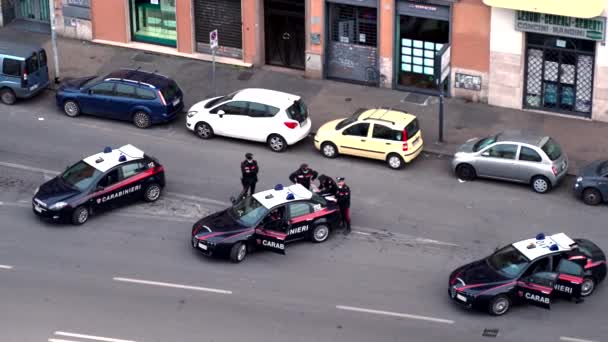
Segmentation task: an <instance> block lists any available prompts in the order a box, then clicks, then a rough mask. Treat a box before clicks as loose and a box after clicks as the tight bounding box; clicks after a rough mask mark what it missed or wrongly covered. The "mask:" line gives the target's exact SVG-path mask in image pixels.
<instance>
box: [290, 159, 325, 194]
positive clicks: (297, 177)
mask: <svg viewBox="0 0 608 342" xmlns="http://www.w3.org/2000/svg"><path fill="white" fill-rule="evenodd" d="M317 175H318V173H317V171H315V170H313V169H311V168H309V167H308V164H302V165H300V168H299V169H297V170H295V171H294V172H293V173H292V174H291V175H289V180H290V181H291V182H292V183H296V184H302V185H303V186H304V187H305V188H306V189H309V190H310V184H311V183H312V181H314V180H315V179H317Z"/></svg>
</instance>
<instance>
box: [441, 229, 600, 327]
mask: <svg viewBox="0 0 608 342" xmlns="http://www.w3.org/2000/svg"><path fill="white" fill-rule="evenodd" d="M605 277H606V256H605V255H604V253H603V252H602V251H601V250H600V248H599V247H598V246H597V245H595V244H594V243H593V242H591V241H589V240H585V239H574V240H572V239H571V238H569V237H568V236H567V235H566V234H564V233H559V234H555V235H551V236H545V235H544V234H542V233H541V234H538V235H537V236H536V238H534V239H528V240H523V241H519V242H516V243H513V244H511V245H509V246H506V247H504V248H502V249H499V250H497V251H496V252H495V253H494V254H492V255H490V256H489V257H487V258H485V259H482V260H479V261H475V262H473V263H470V264H468V265H465V266H462V267H460V268H458V269H456V270H455V271H454V272H452V274H451V275H450V278H449V289H448V293H449V295H450V297H451V298H452V300H453V301H455V302H456V303H458V304H461V305H463V306H466V307H468V308H474V309H478V310H482V311H488V312H489V313H490V314H492V315H495V316H500V315H504V314H505V313H507V311H509V309H510V308H511V306H512V304H525V303H527V304H532V305H536V306H540V307H542V308H546V309H550V308H551V303H552V302H553V301H554V300H555V299H557V298H566V299H574V300H576V301H577V302H580V301H581V297H587V296H589V295H591V294H592V293H593V290H595V287H596V286H597V284H598V283H600V282H601V281H602V280H604V278H605Z"/></svg>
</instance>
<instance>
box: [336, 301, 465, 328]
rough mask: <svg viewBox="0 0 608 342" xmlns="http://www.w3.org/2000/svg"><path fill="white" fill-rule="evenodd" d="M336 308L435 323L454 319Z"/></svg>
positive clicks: (337, 307) (451, 322)
mask: <svg viewBox="0 0 608 342" xmlns="http://www.w3.org/2000/svg"><path fill="white" fill-rule="evenodd" d="M336 309H339V310H346V311H355V312H363V313H369V314H375V315H384V316H392V317H399V318H408V319H415V320H421V321H429V322H435V323H445V324H454V321H452V320H449V319H443V318H436V317H428V316H419V315H411V314H406V313H399V312H391V311H383V310H373V309H365V308H358V307H354V306H345V305H336Z"/></svg>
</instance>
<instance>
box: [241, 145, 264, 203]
mask: <svg viewBox="0 0 608 342" xmlns="http://www.w3.org/2000/svg"><path fill="white" fill-rule="evenodd" d="M259 171H260V169H259V167H258V162H257V161H256V160H255V159H253V154H251V153H246V154H245V160H243V162H242V163H241V183H242V184H243V192H242V196H247V191H249V192H250V194H251V195H253V193H254V192H255V184H256V183H257V182H258V172H259Z"/></svg>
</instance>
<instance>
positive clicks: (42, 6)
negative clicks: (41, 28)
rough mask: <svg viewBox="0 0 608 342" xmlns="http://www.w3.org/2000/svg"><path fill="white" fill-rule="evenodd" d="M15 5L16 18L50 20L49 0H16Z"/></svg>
mask: <svg viewBox="0 0 608 342" xmlns="http://www.w3.org/2000/svg"><path fill="white" fill-rule="evenodd" d="M15 7H16V16H17V18H18V19H25V20H32V21H38V22H43V23H50V22H51V16H50V9H49V0H17V4H16V6H15Z"/></svg>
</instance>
